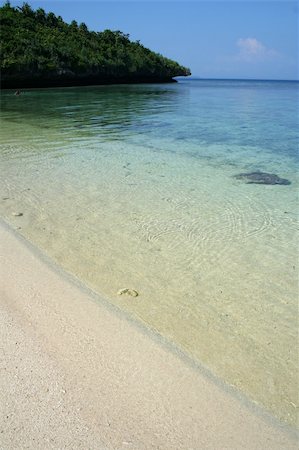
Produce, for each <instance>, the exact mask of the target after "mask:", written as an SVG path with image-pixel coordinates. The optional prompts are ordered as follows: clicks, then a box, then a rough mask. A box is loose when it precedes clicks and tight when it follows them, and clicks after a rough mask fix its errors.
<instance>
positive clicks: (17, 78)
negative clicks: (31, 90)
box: [0, 2, 190, 88]
mask: <svg viewBox="0 0 299 450" xmlns="http://www.w3.org/2000/svg"><path fill="white" fill-rule="evenodd" d="M0 33H1V34H0V36H1V61H0V64H1V66H0V68H1V87H2V88H25V87H48V86H74V85H85V84H104V83H137V82H141V83H142V82H166V81H171V80H172V79H173V77H176V76H188V75H190V70H189V69H188V68H186V67H183V66H181V65H180V64H178V63H177V62H175V61H172V60H171V59H168V58H166V57H164V56H162V55H160V54H158V53H155V52H153V51H151V50H149V49H147V48H145V47H144V46H143V45H142V44H141V43H140V42H139V41H137V42H132V41H130V39H129V35H128V34H124V33H123V32H121V31H111V30H105V31H101V32H96V31H89V30H88V28H87V26H86V25H85V24H84V23H80V24H78V23H77V22H76V21H74V20H73V21H72V22H71V23H70V24H68V23H66V22H64V21H63V19H62V17H60V16H56V15H55V14H53V13H52V12H50V13H46V12H45V11H44V10H43V9H42V8H38V9H36V10H33V9H32V8H31V6H30V5H29V4H28V3H24V4H23V6H22V7H12V6H11V5H10V3H9V2H7V3H6V4H4V6H2V7H1V8H0Z"/></svg>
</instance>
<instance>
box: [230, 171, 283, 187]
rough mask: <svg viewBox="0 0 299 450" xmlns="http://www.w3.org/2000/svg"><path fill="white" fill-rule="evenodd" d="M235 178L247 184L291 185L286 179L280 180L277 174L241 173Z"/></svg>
mask: <svg viewBox="0 0 299 450" xmlns="http://www.w3.org/2000/svg"><path fill="white" fill-rule="evenodd" d="M235 178H237V180H244V181H247V184H281V185H289V184H291V182H290V181H289V180H287V179H286V178H280V177H279V176H278V175H276V174H275V173H267V172H249V173H239V174H238V175H235Z"/></svg>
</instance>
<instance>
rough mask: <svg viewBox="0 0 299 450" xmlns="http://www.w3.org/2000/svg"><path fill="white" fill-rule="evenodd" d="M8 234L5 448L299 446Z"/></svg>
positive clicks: (2, 373) (1, 403)
mask: <svg viewBox="0 0 299 450" xmlns="http://www.w3.org/2000/svg"><path fill="white" fill-rule="evenodd" d="M0 238H1V260H0V268H1V279H0V284H1V293H0V294H1V295H0V314H1V318H0V321H1V322H0V323H1V327H0V339H1V343H2V344H3V345H2V349H1V351H0V359H1V361H0V367H1V370H0V377H1V379H0V385H1V390H0V424H1V426H0V448H5V449H23V448H29V449H48V448H49V449H50V448H54V449H63V448H70V449H87V448H90V449H134V450H146V449H161V450H168V449H169V450H170V449H176V450H178V449H183V450H186V449H221V450H223V449H250V450H253V449H263V450H265V449H272V450H273V449H279V450H281V449H295V448H297V446H296V439H295V436H294V434H292V432H291V431H290V430H289V429H288V428H287V427H284V426H279V425H278V424H277V423H276V422H275V420H274V419H273V420H271V418H270V417H269V416H267V415H266V414H263V413H262V412H260V411H259V410H258V409H257V408H255V407H253V406H249V404H247V403H246V402H244V401H242V400H240V398H237V396H234V395H232V394H231V393H230V392H228V391H227V390H225V389H224V388H223V386H221V383H215V380H212V379H209V378H208V377H207V376H206V375H205V374H204V373H201V372H200V371H199V370H197V369H195V368H194V367H192V366H191V365H190V364H188V363H187V362H186V361H184V360H183V359H182V358H181V357H180V356H179V355H177V354H176V353H175V352H174V351H170V349H168V348H167V346H166V345H165V344H163V343H162V342H161V343H160V342H159V339H157V338H155V337H154V336H151V333H149V332H146V331H144V330H143V329H142V328H141V327H138V326H137V325H135V324H134V323H131V322H130V321H129V320H128V319H127V318H126V317H125V316H124V315H123V314H121V313H120V312H117V310H116V309H115V308H114V307H109V306H108V304H106V302H105V300H104V299H102V300H101V299H96V297H95V296H94V295H92V293H91V292H89V291H88V290H87V289H84V288H81V287H80V286H79V282H76V280H73V279H72V278H71V277H69V276H66V275H65V274H63V273H62V272H60V271H59V269H58V268H57V267H56V266H53V265H51V264H49V261H47V259H46V258H42V257H41V255H40V254H39V253H38V252H37V251H34V249H33V247H32V246H31V245H30V244H28V243H26V242H25V241H24V240H23V239H22V238H19V237H17V236H16V235H15V234H14V232H12V231H11V230H10V229H9V228H8V227H7V226H6V225H4V224H2V225H1V226H0ZM140 301H142V300H141V299H140Z"/></svg>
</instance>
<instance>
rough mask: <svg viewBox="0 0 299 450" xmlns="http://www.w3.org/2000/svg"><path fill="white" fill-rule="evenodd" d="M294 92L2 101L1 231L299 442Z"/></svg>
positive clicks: (135, 88)
mask: <svg viewBox="0 0 299 450" xmlns="http://www.w3.org/2000/svg"><path fill="white" fill-rule="evenodd" d="M298 92H299V83H298V82H294V81H293V82H292V81H256V80H248V81H244V80H195V79H180V80H179V81H178V82H177V83H169V84H167V83H166V84H134V85H133V84H132V85H105V86H88V87H72V88H51V89H28V90H23V91H22V92H21V95H19V96H17V95H14V92H13V91H11V90H3V91H2V92H1V117H0V122H1V128H0V129H1V136H0V165H1V180H0V215H1V217H2V218H3V219H4V220H5V221H6V222H7V223H9V224H10V225H11V226H12V227H13V228H14V229H15V230H16V231H17V233H20V234H21V235H22V236H24V237H25V238H26V239H27V240H29V241H30V242H31V243H33V244H34V245H35V246H36V247H37V248H38V249H39V250H40V251H42V252H43V253H44V254H46V255H47V256H48V257H49V258H50V259H51V260H52V261H54V262H55V263H56V264H58V265H59V266H60V267H62V268H63V270H64V271H65V272H68V273H70V274H71V275H73V276H74V277H76V278H77V279H79V280H80V281H81V282H82V283H83V284H84V285H85V286H87V287H88V288H90V289H92V290H93V291H94V292H96V293H97V294H99V297H102V298H105V299H106V301H107V302H109V303H110V304H112V305H114V307H116V308H117V309H119V310H120V311H123V312H124V314H126V316H129V317H130V318H132V320H133V321H136V322H138V323H139V324H140V326H142V327H145V328H146V329H149V330H151V332H153V333H155V334H156V335H157V336H161V337H162V338H163V339H164V340H165V341H167V342H168V343H169V345H170V346H173V348H176V349H177V350H178V351H179V352H181V353H183V354H184V355H187V357H188V358H189V359H190V360H192V361H194V363H195V364H196V365H198V366H201V367H203V368H204V369H205V371H206V372H207V373H210V374H212V375H213V377H215V378H217V379H219V380H222V382H223V383H224V384H225V385H227V386H229V387H230V388H231V389H232V390H235V391H236V392H240V393H241V394H242V395H244V397H246V398H247V399H249V401H250V402H252V403H254V404H257V405H258V407H261V408H262V409H263V410H265V411H267V412H269V413H270V414H271V415H273V416H274V417H276V418H277V419H278V420H279V421H281V422H284V423H287V424H289V425H291V426H296V425H295V424H296V417H297V414H296V413H297V408H298V392H299V386H298V358H297V344H298V185H299V180H298V162H299V158H298V142H299V139H298V138H299V136H298V134H299V118H298ZM260 172H261V173H262V174H260ZM265 173H267V174H273V175H277V177H279V178H275V177H269V176H268V177H266V176H265V175H263V174H265ZM240 174H242V175H241V176H240ZM244 174H245V175H244ZM248 174H251V175H248ZM252 174H253V175H252ZM257 174H258V175H257ZM281 179H283V180H287V181H288V182H283V184H279V183H278V184H267V183H268V182H269V180H270V182H271V181H273V182H274V181H277V180H281ZM261 182H262V183H261ZM263 183H266V184H263ZM137 294H138V295H137ZM170 382H171V380H170Z"/></svg>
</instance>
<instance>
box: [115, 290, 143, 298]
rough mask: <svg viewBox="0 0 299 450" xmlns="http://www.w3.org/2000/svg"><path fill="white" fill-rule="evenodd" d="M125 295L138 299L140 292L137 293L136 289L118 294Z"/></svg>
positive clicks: (121, 291)
mask: <svg viewBox="0 0 299 450" xmlns="http://www.w3.org/2000/svg"><path fill="white" fill-rule="evenodd" d="M123 294H126V295H130V296H131V297H138V295H139V294H138V292H137V291H135V289H129V288H123V289H120V290H119V291H118V292H117V295H123Z"/></svg>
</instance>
